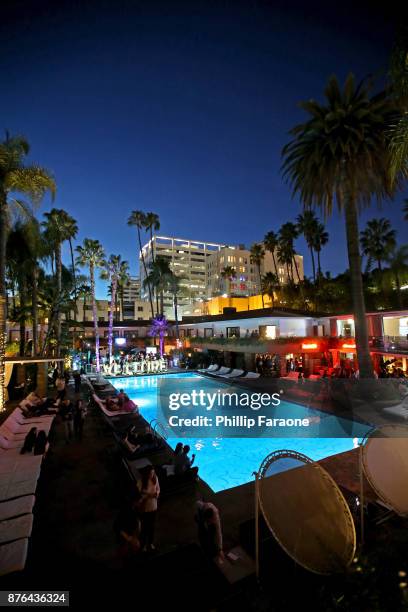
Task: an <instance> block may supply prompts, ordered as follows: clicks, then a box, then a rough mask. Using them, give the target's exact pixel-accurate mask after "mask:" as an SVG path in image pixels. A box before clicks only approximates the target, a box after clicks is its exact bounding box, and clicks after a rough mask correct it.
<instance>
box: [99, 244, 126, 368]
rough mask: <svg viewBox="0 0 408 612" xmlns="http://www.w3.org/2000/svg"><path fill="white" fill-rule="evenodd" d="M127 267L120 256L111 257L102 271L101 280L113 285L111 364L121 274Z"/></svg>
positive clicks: (109, 347)
mask: <svg viewBox="0 0 408 612" xmlns="http://www.w3.org/2000/svg"><path fill="white" fill-rule="evenodd" d="M126 267H128V262H127V261H122V258H121V256H120V255H111V256H110V257H109V259H108V260H107V261H105V262H104V270H102V272H101V278H102V279H104V280H108V281H109V282H110V285H111V303H110V309H109V331H108V351H109V363H110V362H111V360H112V346H113V311H114V310H116V293H117V289H118V284H119V280H120V277H121V274H123V270H124V268H126Z"/></svg>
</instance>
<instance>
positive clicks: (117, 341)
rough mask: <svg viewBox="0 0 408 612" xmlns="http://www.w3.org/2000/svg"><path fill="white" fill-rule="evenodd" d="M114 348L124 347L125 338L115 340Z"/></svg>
mask: <svg viewBox="0 0 408 612" xmlns="http://www.w3.org/2000/svg"><path fill="white" fill-rule="evenodd" d="M115 344H116V346H124V345H125V344H126V338H115Z"/></svg>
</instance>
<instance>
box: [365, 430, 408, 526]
mask: <svg viewBox="0 0 408 612" xmlns="http://www.w3.org/2000/svg"><path fill="white" fill-rule="evenodd" d="M362 461H363V469H364V473H365V476H366V478H367V480H368V482H369V483H370V485H371V487H372V488H373V489H374V491H375V492H376V494H377V495H378V497H379V498H380V500H382V501H383V502H384V503H385V504H387V505H388V506H390V507H391V508H392V509H393V510H394V512H396V513H397V514H399V515H400V516H407V515H408V427H407V426H405V425H384V426H383V427H379V428H378V429H376V430H375V431H373V432H370V434H369V435H368V436H367V438H366V440H365V443H364V444H363V448H362Z"/></svg>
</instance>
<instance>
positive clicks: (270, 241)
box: [263, 230, 280, 284]
mask: <svg viewBox="0 0 408 612" xmlns="http://www.w3.org/2000/svg"><path fill="white" fill-rule="evenodd" d="M263 245H264V247H265V250H266V251H269V252H270V253H271V255H272V261H273V265H274V268H275V274H277V275H278V265H277V261H276V257H275V251H276V249H277V248H278V245H279V238H278V235H277V234H276V233H275V232H273V231H272V230H271V231H270V232H268V233H267V234H266V235H265V238H264V240H263ZM278 282H279V284H280V281H279V275H278Z"/></svg>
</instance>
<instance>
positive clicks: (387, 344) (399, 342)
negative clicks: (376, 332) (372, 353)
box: [369, 336, 408, 353]
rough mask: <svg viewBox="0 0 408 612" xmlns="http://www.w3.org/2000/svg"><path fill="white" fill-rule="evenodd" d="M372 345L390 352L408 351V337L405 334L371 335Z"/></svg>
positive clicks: (374, 347)
mask: <svg viewBox="0 0 408 612" xmlns="http://www.w3.org/2000/svg"><path fill="white" fill-rule="evenodd" d="M369 341H370V347H371V348H373V349H376V348H377V349H382V350H384V351H389V352H404V353H405V352H408V339H407V338H404V336H371V337H370V339H369Z"/></svg>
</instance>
